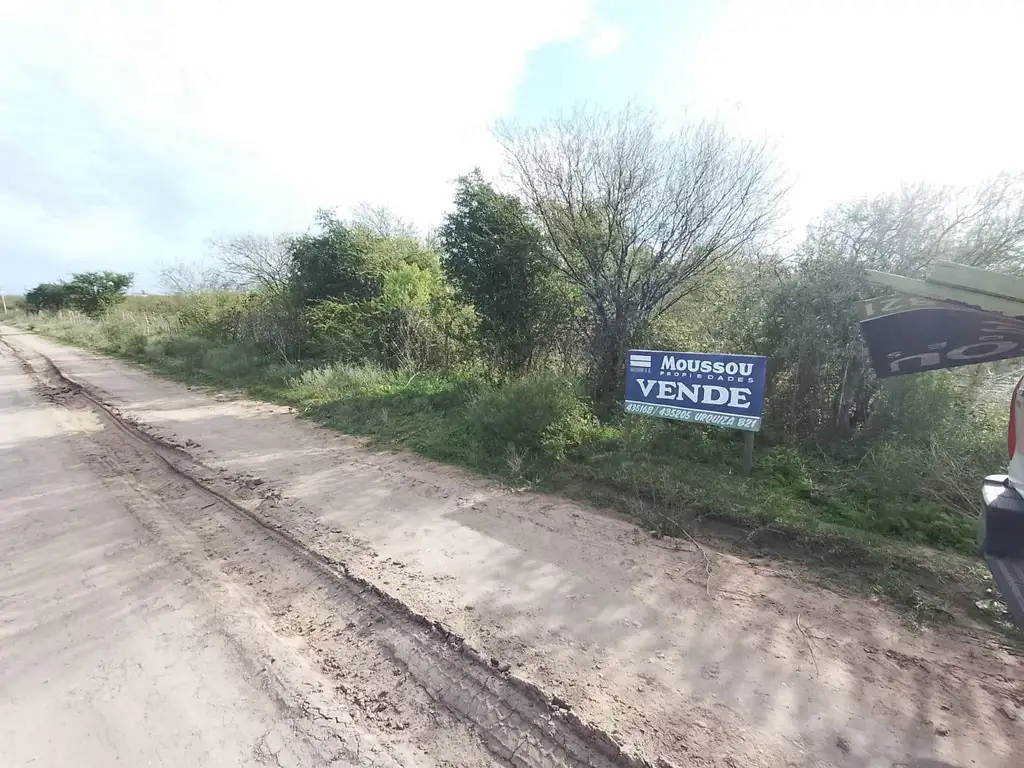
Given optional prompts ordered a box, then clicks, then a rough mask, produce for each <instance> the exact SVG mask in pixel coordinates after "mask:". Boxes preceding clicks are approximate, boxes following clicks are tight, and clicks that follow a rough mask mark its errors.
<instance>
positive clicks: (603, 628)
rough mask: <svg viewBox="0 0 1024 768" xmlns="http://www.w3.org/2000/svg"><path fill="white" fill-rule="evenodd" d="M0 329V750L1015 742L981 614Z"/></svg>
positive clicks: (374, 753)
mask: <svg viewBox="0 0 1024 768" xmlns="http://www.w3.org/2000/svg"><path fill="white" fill-rule="evenodd" d="M0 346H2V349H0V490H2V503H0V659H2V664H0V764H2V765H4V766H23V765H24V766H28V765H32V766H35V765H39V766H61V765H71V764H74V765H77V766H108V765H112V764H114V763H116V762H118V761H120V763H122V764H125V765H175V766H179V765H188V766H225V765H271V766H287V765H296V766H300V765H301V766H319V765H382V766H384V765H410V766H412V765H432V764H438V765H453V766H463V765H466V766H469V765H518V766H556V765H574V766H582V765H592V766H618V765H630V766H640V765H645V764H646V765H658V766H660V767H661V768H671V766H680V767H681V766H689V765H694V766H733V767H739V766H744V767H746V766H766V767H767V766H832V765H835V766H857V767H858V768H859V767H862V766H863V767H867V766H887V767H888V766H897V765H905V766H921V767H924V766H962V767H964V768H966V766H984V768H998V767H999V766H1007V767H1009V766H1019V765H1020V760H1021V757H1020V755H1021V748H1022V745H1024V722H1022V720H1024V715H1022V714H1020V712H1019V709H1018V708H1019V707H1020V705H1021V704H1024V686H1022V683H1021V678H1022V672H1024V669H1022V663H1021V657H1020V655H1018V653H1017V652H1015V651H1014V650H1013V649H1012V648H1011V647H1009V646H1008V645H1007V644H1006V643H1005V642H1004V641H1000V639H999V637H998V636H997V635H995V634H994V633H992V634H990V633H988V632H987V631H985V630H983V629H980V628H978V627H972V626H969V625H967V624H961V623H952V624H948V625H943V626H941V627H939V626H937V627H928V626H925V627H920V626H913V625H911V624H910V622H909V621H908V620H907V619H906V618H905V617H904V616H902V615H901V614H899V613H898V612H897V611H896V610H895V609H892V608H889V607H887V606H885V605H884V604H882V603H881V602H878V601H873V600H869V599H863V598H858V597H852V596H842V595H839V594H837V593H835V592H832V591H828V590H826V589H824V588H821V587H819V586H815V585H813V584H809V583H805V582H804V581H802V580H801V574H800V571H799V569H798V568H796V567H794V566H792V565H786V564H780V563H777V562H771V561H766V560H763V559H762V560H752V559H744V558H741V557H738V556H736V555H734V554H728V553H726V552H723V551H719V550H718V549H716V548H715V547H713V546H712V545H711V544H710V543H704V542H697V541H692V540H680V541H672V540H670V539H654V538H651V537H650V536H648V535H646V534H644V533H643V532H642V531H640V530H638V529H637V528H636V527H635V526H633V525H630V524H628V523H626V522H624V521H620V520H618V519H614V518H612V517H609V516H606V515H602V514H601V513H599V512H597V511H595V510H591V509H588V508H586V507H583V506H580V505H577V504H575V503H570V502H567V501H564V500H560V499H557V498H552V497H545V496H542V495H538V494H531V493H522V492H516V491H512V490H508V489H503V488H499V487H495V486H493V485H491V484H489V483H488V482H487V481H483V480H480V479H478V478H473V477H471V476H469V475H467V474H465V473H463V472H461V471H457V470H453V469H450V468H447V467H443V466H440V465H436V464H432V463H429V462H426V461H423V460H420V459H415V458H411V457H409V456H405V455H397V454H392V453H381V452H379V451H375V450H374V449H372V448H370V447H369V446H367V445H366V444H365V443H362V442H359V441H356V440H354V439H351V438H347V437H345V436H342V435H339V434H337V433H333V432H328V431H325V430H321V429H319V428H316V427H314V426H312V425H310V424H308V423H306V422H304V421H302V420H300V419H298V418H297V417H296V416H295V415H294V414H292V413H291V412H289V410H288V409H286V408H283V407H279V406H272V405H267V404H262V403H256V402H252V401H248V400H244V399H240V398H236V397H232V396H228V395H222V394H221V395H218V394H215V393H207V392H200V391H197V390H194V389H190V388H187V387H185V386H183V385H180V384H176V383H171V382H168V381H165V380H161V379H157V378H154V377H152V376H150V375H148V374H146V373H144V372H142V371H140V370H138V369H135V368H131V367H129V366H126V365H124V364H122V363H118V362H115V361H111V360H108V359H105V358H100V357H97V356H93V355H90V354H87V353H83V352H80V351H74V350H70V349H67V348H63V347H58V346H56V345H54V344H51V343H49V342H47V341H44V340H42V339H40V338H37V337H34V336H32V335H30V334H27V333H25V332H22V331H16V330H14V329H4V331H3V344H2V345H0Z"/></svg>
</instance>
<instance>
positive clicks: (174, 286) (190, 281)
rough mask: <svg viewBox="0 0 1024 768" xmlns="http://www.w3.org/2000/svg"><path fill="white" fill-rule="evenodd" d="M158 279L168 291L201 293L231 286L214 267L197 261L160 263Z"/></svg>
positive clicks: (226, 288) (161, 285)
mask: <svg viewBox="0 0 1024 768" xmlns="http://www.w3.org/2000/svg"><path fill="white" fill-rule="evenodd" d="M158 279H159V284H160V287H161V288H162V289H163V290H165V291H167V292H168V293H201V292H203V291H222V290H229V289H230V288H231V286H230V285H228V284H226V283H225V280H224V277H223V275H221V274H220V272H219V271H218V270H217V268H216V267H214V266H211V265H209V264H204V263H203V262H198V261H177V262H174V263H169V264H162V265H161V266H160V272H159V278H158Z"/></svg>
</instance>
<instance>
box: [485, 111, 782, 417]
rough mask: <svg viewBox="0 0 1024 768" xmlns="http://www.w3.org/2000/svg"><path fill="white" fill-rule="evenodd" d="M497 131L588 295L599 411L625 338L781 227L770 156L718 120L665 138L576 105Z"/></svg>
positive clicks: (646, 125)
mask: <svg viewBox="0 0 1024 768" xmlns="http://www.w3.org/2000/svg"><path fill="white" fill-rule="evenodd" d="M496 134H497V137H498V139H499V141H500V142H501V144H502V146H503V147H504V149H505V152H506V156H507V160H508V163H509V166H510V169H511V176H512V180H513V181H514V183H515V184H516V186H517V187H518V189H519V191H520V193H521V194H522V196H523V197H524V199H525V202H526V204H527V206H528V208H529V209H530V211H531V213H532V214H533V216H534V217H535V218H536V220H537V222H538V223H539V225H540V226H541V227H542V229H543V231H544V232H545V234H546V235H547V239H548V242H549V246H550V250H551V255H552V258H553V259H554V260H555V262H556V264H557V266H558V268H559V269H560V270H561V271H562V272H563V273H564V274H565V276H566V277H567V278H568V279H569V280H570V281H571V282H572V283H573V284H575V285H576V286H577V287H578V288H579V290H580V292H581V293H582V295H583V296H585V297H586V299H587V302H588V305H589V307H590V309H591V313H592V316H591V318H590V322H589V333H588V335H589V339H588V341H589V349H590V358H591V364H592V378H593V387H594V396H595V399H597V400H598V401H599V402H602V403H604V404H608V403H609V401H610V400H611V399H612V398H613V397H614V394H615V392H616V391H617V390H618V388H619V379H620V378H621V374H622V363H623V359H624V355H625V352H626V349H627V347H628V345H629V343H630V340H631V338H633V337H634V336H635V334H636V333H637V332H638V331H640V330H642V329H643V328H645V327H646V326H647V325H648V324H649V323H650V322H651V320H653V319H654V318H655V317H657V315H658V314H659V313H660V312H663V311H665V310H666V309H668V308H669V307H671V306H672V305H673V304H674V303H676V302H677V301H679V299H680V298H682V297H683V296H684V295H686V293H687V292H688V290H689V289H690V287H691V286H692V285H693V281H694V279H695V278H697V277H698V276H700V275H701V274H702V273H704V272H707V271H708V270H711V269H714V268H715V267H716V266H717V265H718V264H720V263H721V262H722V261H723V260H725V259H728V258H729V257H730V256H733V255H735V254H737V253H739V252H741V251H743V250H745V249H747V248H749V247H752V246H753V245H754V244H755V243H756V241H758V239H759V238H760V237H761V236H762V235H764V234H766V233H767V232H768V231H769V230H770V229H771V227H772V226H773V225H774V223H775V222H776V220H777V216H778V212H779V204H780V201H781V198H782V195H783V189H782V187H781V186H780V184H779V176H778V174H777V173H776V172H775V169H774V166H773V163H772V159H771V156H770V153H769V152H768V151H767V149H766V147H765V146H764V145H762V144H757V143H753V142H746V141H741V140H737V139H734V138H732V137H730V136H729V135H727V134H726V133H725V131H724V130H723V129H722V127H721V126H719V125H718V124H715V123H708V122H704V123H697V124H693V125H686V126H684V127H682V128H680V129H678V130H675V131H667V130H665V129H664V127H663V126H662V125H661V124H660V123H659V121H658V120H657V119H656V118H655V116H654V115H653V114H652V113H650V112H647V111H644V110H640V109H637V108H635V107H627V108H626V109H623V110H621V111H618V112H608V111H601V110H593V109H577V110H575V111H573V112H572V113H571V114H569V115H567V116H563V117H559V118H555V119H552V120H548V121H546V122H542V123H540V124H535V125H524V124H520V123H505V124H502V125H500V126H499V127H498V129H497V130H496Z"/></svg>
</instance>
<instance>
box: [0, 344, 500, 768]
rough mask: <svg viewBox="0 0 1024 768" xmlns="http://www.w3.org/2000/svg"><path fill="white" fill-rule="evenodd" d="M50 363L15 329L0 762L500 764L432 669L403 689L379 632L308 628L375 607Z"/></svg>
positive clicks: (1, 564)
mask: <svg viewBox="0 0 1024 768" xmlns="http://www.w3.org/2000/svg"><path fill="white" fill-rule="evenodd" d="M39 379H40V377H36V376H32V375H29V372H27V371H26V370H25V367H24V366H23V365H22V362H21V361H19V360H17V359H16V358H15V357H14V356H13V355H12V354H10V352H9V350H8V349H6V348H4V347H0V765H2V766H4V768H8V767H10V768H15V767H16V766H33V768H34V767H35V766H40V767H41V768H49V767H51V766H53V767H56V766H71V765H74V766H82V767H83V768H89V767H90V766H97V767H98V766H104V768H106V766H111V765H130V766H142V765H152V766H158V765H166V766H211V767H213V766H216V767H217V768H220V767H221V766H275V767H277V768H285V767H287V766H296V767H297V766H303V767H306V766H351V765H366V766H371V765H372V766H382V767H385V766H387V767H392V766H402V765H405V766H419V765H465V766H490V765H495V764H496V763H495V762H494V761H493V759H492V758H491V756H490V753H489V752H488V750H487V749H486V748H485V747H484V745H483V744H482V742H481V741H480V739H479V738H477V736H476V735H475V734H474V733H473V732H472V731H471V729H470V727H469V726H468V725H466V724H464V723H461V722H458V721H457V720H456V719H454V718H452V717H450V716H449V715H447V714H446V713H445V712H438V711H437V706H436V704H435V702H434V701H433V700H432V699H431V697H430V696H428V695H427V694H426V693H424V692H422V691H419V692H417V689H416V686H415V685H410V686H407V687H406V689H405V690H403V691H402V692H401V694H402V696H401V704H400V706H398V707H393V706H391V705H390V704H389V703H388V699H387V694H388V693H389V692H393V691H396V690H397V683H398V682H400V681H401V674H402V673H403V672H404V667H399V666H396V665H395V664H394V663H393V662H392V660H391V659H389V658H388V654H387V652H386V649H384V648H382V647H381V645H380V643H376V642H375V643H370V644H366V643H363V644H362V645H361V644H360V643H358V642H353V641H351V640H342V639H340V638H339V637H337V636H333V635H332V636H331V637H327V638H323V637H321V638H313V637H311V635H312V633H311V632H309V631H308V629H309V625H310V624H316V625H317V626H318V627H320V628H321V629H323V628H327V627H330V628H332V629H334V630H335V631H336V633H337V634H338V635H340V634H342V632H341V631H339V630H337V628H335V627H333V626H332V625H333V624H335V623H337V622H342V623H343V625H346V626H347V625H348V624H352V625H353V626H355V624H356V623H359V624H360V625H361V626H367V625H372V626H375V627H376V626H377V625H378V624H379V625H380V626H381V627H382V628H383V627H385V626H386V625H385V623H384V622H383V621H381V620H380V618H379V616H377V615H376V614H375V613H374V612H373V611H372V610H368V606H365V605H359V604H356V603H353V602H352V601H348V602H347V603H346V601H345V600H344V599H339V597H338V596H337V595H332V594H331V590H332V589H334V588H335V585H334V584H333V583H331V581H330V580H329V579H327V580H325V579H323V578H322V574H320V573H318V572H316V571H315V569H314V570H311V569H310V568H309V567H308V565H306V564H305V563H303V561H302V559H301V558H297V557H296V556H295V555H294V553H292V552H289V551H288V549H287V547H283V546H281V544H280V543H279V542H275V541H273V540H272V539H270V538H268V537H267V536H266V535H265V534H264V535H262V536H261V535H260V533H259V532H257V531H253V530H247V529H245V527H244V521H241V522H240V521H239V516H238V514H237V513H234V514H232V513H233V512H235V511H234V510H232V509H231V508H230V507H229V506H228V505H225V504H223V503H220V502H219V501H218V499H217V498H216V497H215V496H211V495H210V494H208V493H203V492H202V491H201V490H200V489H199V488H197V487H196V486H195V485H193V484H191V483H187V482H184V481H183V478H182V477H180V476H178V475H177V474H176V473H174V472H173V471H171V470H170V468H169V466H168V465H167V464H165V463H163V462H161V461H159V457H158V456H157V455H155V454H154V453H153V450H152V447H151V446H147V445H146V444H145V442H144V441H142V442H140V441H139V440H138V439H137V438H136V437H134V436H133V435H132V434H131V433H130V432H129V431H126V430H123V429H120V428H119V427H118V425H117V424H116V423H114V422H112V421H111V420H110V419H104V418H102V412H97V410H96V409H94V408H91V407H90V406H89V403H88V402H80V401H79V400H80V399H76V397H75V396H74V393H71V392H68V391H66V390H65V389H62V388H60V387H59V385H58V386H57V387H56V388H54V387H46V386H43V385H41V382H40V380H39ZM328 661H333V663H335V664H344V665H351V667H352V669H353V670H357V672H356V676H357V677H358V678H359V680H360V682H359V684H357V685H353V686H352V691H351V692H352V694H353V695H352V696H346V695H344V694H343V693H341V692H339V690H338V679H337V678H338V676H337V675H333V674H325V672H324V670H325V669H327V667H328ZM360 696H363V697H365V698H367V699H368V698H370V697H373V698H372V702H371V704H372V706H366V701H365V700H354V699H358V697H360ZM367 710H368V712H367ZM403 730H405V731H407V733H403V732H402V731H403ZM389 732H390V733H389ZM393 736H394V737H393ZM453 755H457V756H458V758H457V759H453V757H452V756H453Z"/></svg>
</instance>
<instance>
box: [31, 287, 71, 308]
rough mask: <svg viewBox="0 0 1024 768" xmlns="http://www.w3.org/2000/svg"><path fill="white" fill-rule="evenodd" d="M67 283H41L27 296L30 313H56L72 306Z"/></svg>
mask: <svg viewBox="0 0 1024 768" xmlns="http://www.w3.org/2000/svg"><path fill="white" fill-rule="evenodd" d="M70 298H71V297H70V294H69V292H68V285H67V283H40V284H39V285H37V286H36V287H35V288H33V289H32V290H31V291H29V292H28V293H26V294H25V307H26V308H27V309H28V311H29V312H56V311H57V310H59V309H68V308H69V307H70V306H71V303H70Z"/></svg>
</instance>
